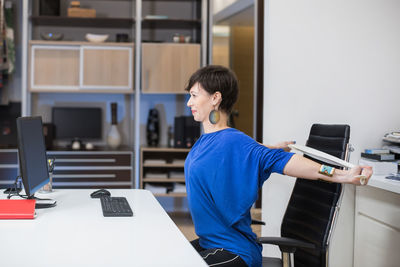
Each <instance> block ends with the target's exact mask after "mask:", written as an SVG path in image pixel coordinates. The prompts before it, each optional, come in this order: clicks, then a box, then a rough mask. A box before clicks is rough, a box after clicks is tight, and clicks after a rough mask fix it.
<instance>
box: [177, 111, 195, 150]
mask: <svg viewBox="0 0 400 267" xmlns="http://www.w3.org/2000/svg"><path fill="white" fill-rule="evenodd" d="M199 137H200V123H199V122H196V121H195V120H194V119H193V117H192V116H180V117H175V129H174V146H175V147H176V148H191V147H192V146H193V145H194V143H195V142H196V141H197V139H199Z"/></svg>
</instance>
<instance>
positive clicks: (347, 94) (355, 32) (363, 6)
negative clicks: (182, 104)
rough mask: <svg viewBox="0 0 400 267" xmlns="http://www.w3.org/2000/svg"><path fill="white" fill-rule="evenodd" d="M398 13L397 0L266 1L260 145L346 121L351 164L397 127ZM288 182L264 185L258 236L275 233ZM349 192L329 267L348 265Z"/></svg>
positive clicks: (278, 179)
mask: <svg viewBox="0 0 400 267" xmlns="http://www.w3.org/2000/svg"><path fill="white" fill-rule="evenodd" d="M398 14H400V1H399V0H367V1H365V0H350V1H349V0H337V1H326V0H324V1H321V0H310V1H297V0H286V1H281V0H268V1H265V46H264V49H265V59H264V60H265V85H264V86H265V89H264V129H263V131H264V141H265V143H274V142H277V141H280V140H296V141H297V143H298V144H304V143H305V141H306V139H307V136H308V132H309V129H310V126H311V125H312V124H313V123H316V122H318V123H347V124H349V125H350V126H351V140H350V141H351V143H352V144H353V145H354V147H355V151H354V152H353V153H352V156H351V160H350V161H351V162H353V163H356V162H357V161H358V159H359V155H360V152H361V151H362V150H363V149H364V148H367V147H379V146H380V145H381V144H382V142H381V138H382V136H383V135H384V133H386V132H389V131H393V130H400V101H399V100H400V49H399V47H400V16H399V15H398ZM293 183H294V179H293V178H290V177H284V176H280V175H272V176H271V178H270V179H269V180H268V181H267V182H266V183H265V184H264V188H263V201H262V214H263V220H265V221H266V222H267V226H266V227H264V228H263V230H262V233H263V235H279V232H280V223H281V219H282V216H283V213H284V212H285V208H286V205H287V201H288V198H289V196H290V193H291V190H292V187H293ZM354 191H355V190H354V187H353V186H346V192H345V197H344V203H343V206H342V210H341V215H340V218H339V225H338V227H337V229H336V232H335V236H334V238H333V240H332V252H331V257H330V262H331V265H330V266H352V257H353V256H352V255H353V227H354V226H353V225H354ZM264 254H265V255H274V256H280V253H279V251H278V250H277V249H275V248H270V247H264Z"/></svg>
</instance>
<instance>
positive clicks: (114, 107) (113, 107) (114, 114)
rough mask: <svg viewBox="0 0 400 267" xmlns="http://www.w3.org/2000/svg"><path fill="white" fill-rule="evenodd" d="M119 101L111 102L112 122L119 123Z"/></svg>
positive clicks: (113, 123)
mask: <svg viewBox="0 0 400 267" xmlns="http://www.w3.org/2000/svg"><path fill="white" fill-rule="evenodd" d="M117 105H118V104H117V103H115V102H114V103H111V124H112V125H117V114H118V113H117Z"/></svg>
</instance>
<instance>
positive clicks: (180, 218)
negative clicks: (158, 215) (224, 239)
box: [168, 209, 261, 241]
mask: <svg viewBox="0 0 400 267" xmlns="http://www.w3.org/2000/svg"><path fill="white" fill-rule="evenodd" d="M168 214H169V216H170V217H171V219H172V220H173V221H174V222H175V224H176V225H177V226H178V228H179V229H180V230H181V231H182V233H183V234H184V236H185V237H186V238H187V239H188V240H189V241H192V240H193V239H196V238H197V235H196V233H195V232H194V226H193V222H192V218H191V216H190V214H189V213H188V212H169V213H168ZM251 217H252V218H253V219H255V220H261V209H252V210H251ZM252 229H253V232H254V233H256V235H257V236H260V234H261V226H260V225H252Z"/></svg>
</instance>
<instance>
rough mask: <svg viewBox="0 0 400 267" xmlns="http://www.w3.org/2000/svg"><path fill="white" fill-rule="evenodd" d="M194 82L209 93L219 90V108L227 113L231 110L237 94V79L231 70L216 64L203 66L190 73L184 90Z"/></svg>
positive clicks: (188, 89)
mask: <svg viewBox="0 0 400 267" xmlns="http://www.w3.org/2000/svg"><path fill="white" fill-rule="evenodd" d="M196 83H199V84H200V85H201V87H202V88H203V89H204V90H206V91H207V92H208V93H209V94H210V95H212V94H214V93H215V92H218V91H219V92H220V93H221V95H222V101H221V104H220V105H219V108H220V109H221V110H223V111H225V112H226V113H227V114H230V113H231V112H232V108H233V105H234V104H235V103H236V101H237V99H238V95H239V86H238V81H237V78H236V75H235V73H234V72H233V71H231V70H230V69H228V68H225V67H223V66H218V65H209V66H205V67H202V68H200V69H199V70H197V71H196V72H195V73H193V74H192V76H191V77H190V79H189V82H188V84H187V86H186V88H185V90H186V91H190V88H192V87H193V85H195V84H196Z"/></svg>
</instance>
